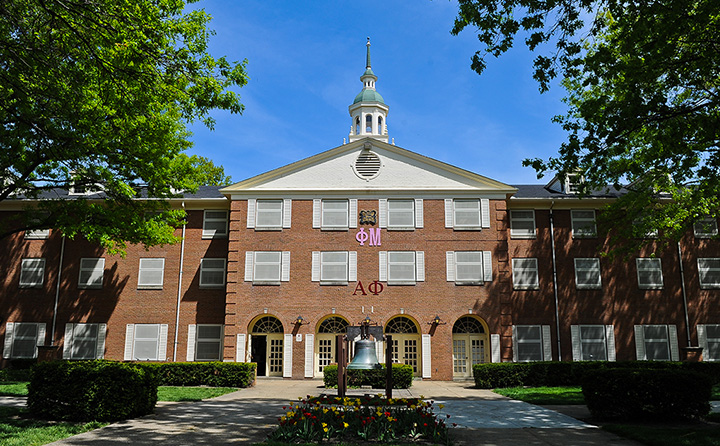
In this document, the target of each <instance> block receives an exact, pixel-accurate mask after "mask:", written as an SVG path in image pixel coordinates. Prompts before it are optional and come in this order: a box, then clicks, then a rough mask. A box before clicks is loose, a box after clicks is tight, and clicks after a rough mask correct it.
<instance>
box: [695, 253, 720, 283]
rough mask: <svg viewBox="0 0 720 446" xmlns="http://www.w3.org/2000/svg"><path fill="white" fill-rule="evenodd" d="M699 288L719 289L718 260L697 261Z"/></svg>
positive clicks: (719, 265)
mask: <svg viewBox="0 0 720 446" xmlns="http://www.w3.org/2000/svg"><path fill="white" fill-rule="evenodd" d="M698 273H699V276H700V288H702V289H708V288H720V259H718V258H715V259H698Z"/></svg>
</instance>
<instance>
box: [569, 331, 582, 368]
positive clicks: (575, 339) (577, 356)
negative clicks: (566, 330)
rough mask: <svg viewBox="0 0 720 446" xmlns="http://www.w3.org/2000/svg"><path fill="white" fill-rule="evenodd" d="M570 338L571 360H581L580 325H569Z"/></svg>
mask: <svg viewBox="0 0 720 446" xmlns="http://www.w3.org/2000/svg"><path fill="white" fill-rule="evenodd" d="M570 340H571V341H572V358H573V359H572V360H573V361H580V360H582V346H581V344H580V326H579V325H571V326H570Z"/></svg>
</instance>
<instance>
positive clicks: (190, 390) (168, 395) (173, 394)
mask: <svg viewBox="0 0 720 446" xmlns="http://www.w3.org/2000/svg"><path fill="white" fill-rule="evenodd" d="M236 390H238V389H236V388H235V387H176V386H160V387H158V401H200V400H204V399H208V398H215V397H216V396H220V395H225V394H226V393H230V392H234V391H236Z"/></svg>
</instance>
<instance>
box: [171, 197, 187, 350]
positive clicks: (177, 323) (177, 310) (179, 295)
mask: <svg viewBox="0 0 720 446" xmlns="http://www.w3.org/2000/svg"><path fill="white" fill-rule="evenodd" d="M182 208H183V210H185V202H184V201H183V202H182ZM185 226H187V220H186V221H185V222H183V227H182V240H181V241H180V273H179V274H178V292H177V306H176V307H175V343H174V344H173V362H177V349H178V335H179V332H180V300H181V299H182V279H183V264H184V263H185Z"/></svg>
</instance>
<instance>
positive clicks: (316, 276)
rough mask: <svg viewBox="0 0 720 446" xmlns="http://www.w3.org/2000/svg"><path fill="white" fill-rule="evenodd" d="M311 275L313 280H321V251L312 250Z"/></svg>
mask: <svg viewBox="0 0 720 446" xmlns="http://www.w3.org/2000/svg"><path fill="white" fill-rule="evenodd" d="M310 276H311V277H310V281H311V282H320V251H313V252H312V263H311V272H310Z"/></svg>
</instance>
